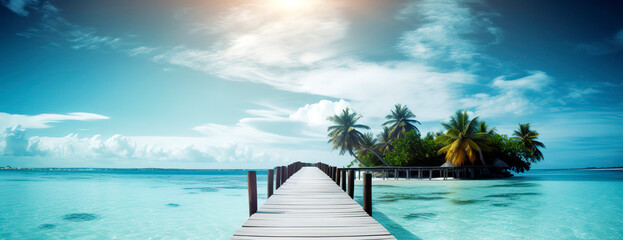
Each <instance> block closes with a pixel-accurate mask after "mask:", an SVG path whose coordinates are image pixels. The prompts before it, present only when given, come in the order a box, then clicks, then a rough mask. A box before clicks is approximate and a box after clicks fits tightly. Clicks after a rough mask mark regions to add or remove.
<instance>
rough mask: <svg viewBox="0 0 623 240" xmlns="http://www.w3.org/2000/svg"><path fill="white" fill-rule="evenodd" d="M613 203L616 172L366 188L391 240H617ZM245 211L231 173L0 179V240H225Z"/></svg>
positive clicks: (618, 187)
mask: <svg viewBox="0 0 623 240" xmlns="http://www.w3.org/2000/svg"><path fill="white" fill-rule="evenodd" d="M265 181H266V172H258V194H259V195H260V204H261V203H262V202H263V201H264V199H265V198H266V182H265ZM355 195H356V196H360V195H361V188H358V189H356V193H355ZM356 200H357V201H361V199H360V198H359V197H357V198H356ZM621 202H623V172H622V171H604V170H533V171H531V172H530V173H529V174H525V175H523V176H518V177H513V178H510V179H503V180H464V181H453V180H449V181H428V180H409V181H405V180H399V181H393V180H386V181H381V180H379V181H374V187H373V206H374V217H375V218H376V219H377V220H378V221H379V222H381V223H382V224H383V225H385V226H386V227H387V228H388V230H390V232H392V234H394V235H395V236H396V237H398V238H399V239H414V238H415V239H418V238H419V239H474V238H482V239H544V238H548V239H551V238H555V239H578V238H581V239H623V228H621V227H620V226H622V225H623V208H622V207H620V206H621V204H620V203H621ZM247 211H248V210H247V197H246V173H245V172H244V171H239V170H234V171H216V170H155V171H152V170H91V171H0V239H68V238H81V239H115V238H116V239H146V238H150V237H152V238H173V239H228V238H229V237H230V236H231V234H233V232H234V231H235V230H236V229H237V228H238V227H239V226H240V225H241V224H242V223H243V222H244V221H245V220H246V218H247Z"/></svg>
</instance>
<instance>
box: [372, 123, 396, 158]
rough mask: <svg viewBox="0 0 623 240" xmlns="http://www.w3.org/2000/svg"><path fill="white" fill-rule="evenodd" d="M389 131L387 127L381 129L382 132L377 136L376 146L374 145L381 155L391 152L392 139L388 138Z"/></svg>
mask: <svg viewBox="0 0 623 240" xmlns="http://www.w3.org/2000/svg"><path fill="white" fill-rule="evenodd" d="M390 131H391V130H390V129H389V128H388V127H383V132H382V133H381V134H379V135H378V136H377V140H378V142H379V143H378V144H377V145H376V149H378V150H379V151H380V152H381V153H382V154H385V153H387V152H389V151H391V150H392V148H393V147H392V138H391V137H390V134H389V133H390Z"/></svg>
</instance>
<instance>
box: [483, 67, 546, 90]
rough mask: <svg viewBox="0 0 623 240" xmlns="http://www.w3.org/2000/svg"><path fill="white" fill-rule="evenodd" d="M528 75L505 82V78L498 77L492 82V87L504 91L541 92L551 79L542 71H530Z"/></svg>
mask: <svg viewBox="0 0 623 240" xmlns="http://www.w3.org/2000/svg"><path fill="white" fill-rule="evenodd" d="M529 73H530V75H528V76H525V77H522V78H518V79H514V80H506V77H505V76H500V77H497V78H495V80H493V86H495V87H497V88H499V89H502V90H504V91H526V90H532V91H537V92H538V91H542V90H544V88H545V87H547V86H548V85H549V84H550V83H551V82H552V80H553V79H552V78H551V77H550V76H548V75H547V73H545V72H543V71H531V72H529Z"/></svg>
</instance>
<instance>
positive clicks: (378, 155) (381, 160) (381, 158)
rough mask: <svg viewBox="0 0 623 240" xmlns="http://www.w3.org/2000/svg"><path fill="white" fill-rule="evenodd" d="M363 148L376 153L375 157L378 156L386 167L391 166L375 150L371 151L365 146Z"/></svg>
mask: <svg viewBox="0 0 623 240" xmlns="http://www.w3.org/2000/svg"><path fill="white" fill-rule="evenodd" d="M363 148H365V149H366V150H368V151H370V152H372V153H374V155H376V156H377V157H378V158H379V159H381V162H383V164H385V166H389V164H387V162H385V159H383V157H381V155H379V154H378V153H376V151H374V150H372V149H370V148H368V147H365V146H363Z"/></svg>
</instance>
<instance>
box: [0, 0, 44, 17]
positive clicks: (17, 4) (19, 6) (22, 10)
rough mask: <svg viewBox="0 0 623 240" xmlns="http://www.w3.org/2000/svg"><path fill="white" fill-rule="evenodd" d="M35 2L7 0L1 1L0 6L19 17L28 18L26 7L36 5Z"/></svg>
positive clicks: (35, 0)
mask: <svg viewBox="0 0 623 240" xmlns="http://www.w3.org/2000/svg"><path fill="white" fill-rule="evenodd" d="M36 3H37V0H8V1H2V5H4V6H5V7H7V8H8V9H10V10H11V11H13V12H14V13H17V14H18V15H21V16H24V17H25V16H28V11H26V7H27V6H28V5H32V4H36Z"/></svg>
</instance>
